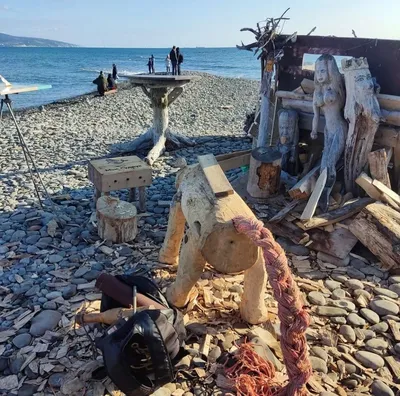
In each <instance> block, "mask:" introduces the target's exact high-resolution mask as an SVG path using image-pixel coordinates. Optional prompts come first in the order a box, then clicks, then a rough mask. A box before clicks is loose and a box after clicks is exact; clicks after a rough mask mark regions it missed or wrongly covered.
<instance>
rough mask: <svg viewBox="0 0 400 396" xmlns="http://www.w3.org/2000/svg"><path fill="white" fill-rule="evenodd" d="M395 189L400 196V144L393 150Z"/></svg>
mask: <svg viewBox="0 0 400 396" xmlns="http://www.w3.org/2000/svg"><path fill="white" fill-rule="evenodd" d="M399 136H400V131H399ZM393 189H394V190H395V191H397V192H398V193H399V194H400V143H399V144H398V145H397V146H396V147H395V148H394V149H393Z"/></svg>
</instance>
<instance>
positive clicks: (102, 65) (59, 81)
mask: <svg viewBox="0 0 400 396" xmlns="http://www.w3.org/2000/svg"><path fill="white" fill-rule="evenodd" d="M169 51H170V49H168V48H150V49H149V48H147V49H146V48H32V47H29V48H28V47H26V48H10V47H9V48H2V47H0V75H2V76H3V77H4V78H6V79H7V80H8V81H9V82H11V83H15V84H17V83H18V84H50V85H51V86H52V88H51V89H46V90H41V91H36V92H31V93H23V94H18V95H13V97H12V99H13V106H14V108H17V109H23V108H28V107H35V106H40V105H44V104H48V103H52V102H56V101H60V100H63V99H68V98H72V97H76V96H79V95H82V94H85V93H90V92H93V91H94V90H95V86H94V85H93V83H92V81H93V80H94V79H95V78H96V77H97V75H98V72H99V71H100V70H103V71H104V73H109V72H111V68H112V64H113V63H115V64H116V65H117V68H118V73H119V74H121V75H125V76H129V75H134V74H139V73H145V72H146V71H147V62H148V59H149V57H150V56H151V55H153V56H154V58H155V71H156V72H158V71H162V72H164V71H165V58H166V56H167V54H168V53H169ZM181 52H182V54H183V56H184V62H183V65H182V69H183V70H189V71H190V70H191V71H200V72H207V73H211V74H214V75H218V76H223V77H232V78H246V79H254V80H258V79H259V78H260V62H259V60H257V56H254V54H253V53H251V52H249V51H240V50H238V49H236V48H181Z"/></svg>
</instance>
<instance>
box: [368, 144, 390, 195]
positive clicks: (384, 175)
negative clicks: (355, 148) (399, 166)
mask: <svg viewBox="0 0 400 396" xmlns="http://www.w3.org/2000/svg"><path fill="white" fill-rule="evenodd" d="M368 163H369V171H370V173H371V176H372V178H373V179H376V180H379V181H380V182H382V183H383V184H384V185H385V186H386V187H388V188H391V186H390V179H389V174H388V171H387V167H388V165H389V161H388V156H387V154H386V150H385V149H380V150H376V151H371V152H370V153H369V154H368Z"/></svg>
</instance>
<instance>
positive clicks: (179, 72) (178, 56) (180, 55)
mask: <svg viewBox="0 0 400 396" xmlns="http://www.w3.org/2000/svg"><path fill="white" fill-rule="evenodd" d="M176 55H177V59H178V76H180V75H181V64H182V63H183V55H182V53H181V50H180V48H179V47H178V48H177V49H176Z"/></svg>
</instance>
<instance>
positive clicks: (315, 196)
mask: <svg viewBox="0 0 400 396" xmlns="http://www.w3.org/2000/svg"><path fill="white" fill-rule="evenodd" d="M327 174H328V171H327V169H326V168H324V170H323V171H322V172H321V174H320V175H319V177H318V180H317V183H316V184H315V187H314V190H313V192H312V194H311V197H310V199H309V200H308V202H307V206H306V207H305V209H304V211H303V213H302V215H301V217H300V219H301V220H309V219H311V218H312V217H313V216H314V213H315V210H316V209H317V206H318V202H319V199H320V198H321V194H322V191H323V189H324V188H325V184H326V178H327Z"/></svg>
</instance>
